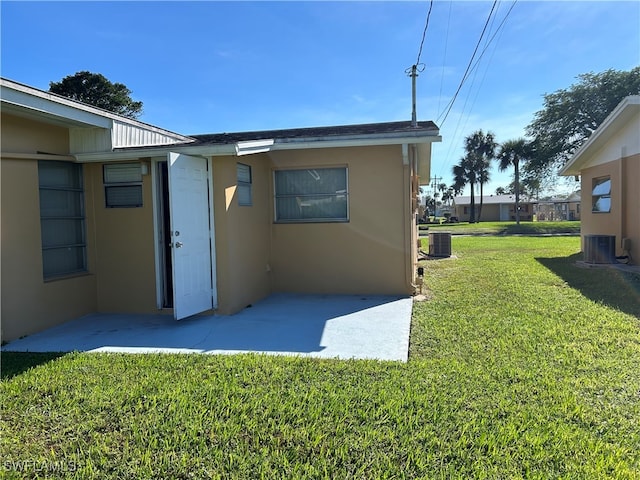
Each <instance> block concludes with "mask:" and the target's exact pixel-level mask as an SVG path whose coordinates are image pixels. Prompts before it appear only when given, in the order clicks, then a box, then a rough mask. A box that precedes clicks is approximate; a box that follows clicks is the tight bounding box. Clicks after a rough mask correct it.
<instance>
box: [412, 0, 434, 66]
mask: <svg viewBox="0 0 640 480" xmlns="http://www.w3.org/2000/svg"><path fill="white" fill-rule="evenodd" d="M432 8H433V0H431V3H429V11H428V12H427V21H426V22H425V24H424V30H423V31H422V41H421V42H420V49H419V50H418V59H417V60H416V65H420V57H421V56H422V47H423V46H424V39H425V37H426V36H427V28H429V18H431V9H432Z"/></svg>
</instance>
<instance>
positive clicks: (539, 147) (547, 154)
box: [526, 67, 640, 176]
mask: <svg viewBox="0 0 640 480" xmlns="http://www.w3.org/2000/svg"><path fill="white" fill-rule="evenodd" d="M577 78H578V82H577V83H575V84H573V85H571V86H570V87H569V88H567V89H560V90H557V91H556V92H554V93H550V94H545V95H544V107H543V109H542V110H540V111H538V112H537V113H536V114H535V115H534V120H533V121H532V122H531V123H530V124H529V126H528V127H527V129H526V132H527V135H528V136H529V137H531V138H532V139H533V141H534V143H535V148H536V155H535V156H534V157H533V158H532V161H531V163H530V165H529V171H530V172H533V173H536V174H537V175H538V176H544V175H549V174H550V172H551V171H552V170H553V169H554V168H556V167H559V166H562V165H564V163H565V162H566V161H567V160H568V159H569V158H571V156H572V155H573V153H574V152H575V151H576V150H577V149H578V148H579V147H580V145H582V144H583V143H584V142H585V140H587V138H589V136H590V135H591V134H592V133H593V131H594V130H595V129H596V128H598V127H599V126H600V124H601V123H602V122H603V121H604V119H605V118H606V117H607V115H609V114H610V113H611V112H612V111H613V109H614V108H615V107H616V106H617V105H618V104H619V103H620V101H621V100H622V99H623V98H624V97H626V96H628V95H636V94H638V93H640V67H636V68H634V69H632V70H631V71H628V72H627V71H618V70H606V71H604V72H601V73H585V74H582V75H579V76H578V77H577Z"/></svg>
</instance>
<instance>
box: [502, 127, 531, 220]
mask: <svg viewBox="0 0 640 480" xmlns="http://www.w3.org/2000/svg"><path fill="white" fill-rule="evenodd" d="M530 153H531V145H530V144H529V142H527V140H526V139H524V138H518V139H516V140H508V141H506V142H504V143H503V144H502V145H501V146H500V151H499V152H498V157H497V159H498V161H499V162H500V163H499V164H498V168H499V169H500V171H501V172H503V171H505V170H506V169H507V168H509V167H511V166H513V176H514V182H513V183H514V186H515V188H514V190H515V192H516V223H517V224H518V225H520V162H524V161H526V160H528V159H529V157H530Z"/></svg>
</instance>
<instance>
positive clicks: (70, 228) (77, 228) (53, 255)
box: [38, 161, 86, 279]
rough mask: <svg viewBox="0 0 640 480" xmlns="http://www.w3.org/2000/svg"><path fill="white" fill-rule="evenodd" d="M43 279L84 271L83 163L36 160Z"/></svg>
mask: <svg viewBox="0 0 640 480" xmlns="http://www.w3.org/2000/svg"><path fill="white" fill-rule="evenodd" d="M38 182H39V192H40V227H41V239H42V269H43V277H44V278H45V279H50V278H54V277H57V276H61V275H68V274H71V273H76V272H84V271H86V240H85V238H86V237H85V221H84V190H83V185H82V165H78V164H75V163H69V162H54V161H40V162H38Z"/></svg>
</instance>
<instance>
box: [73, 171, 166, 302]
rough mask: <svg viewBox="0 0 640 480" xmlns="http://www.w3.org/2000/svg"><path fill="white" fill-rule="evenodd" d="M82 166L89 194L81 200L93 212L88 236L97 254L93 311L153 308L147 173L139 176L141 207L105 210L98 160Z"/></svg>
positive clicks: (150, 198)
mask: <svg viewBox="0 0 640 480" xmlns="http://www.w3.org/2000/svg"><path fill="white" fill-rule="evenodd" d="M84 168H85V176H86V178H87V180H88V182H90V183H91V186H92V189H91V190H92V192H93V195H92V197H91V199H89V198H87V199H86V201H87V209H89V208H92V209H93V214H94V216H95V223H94V228H93V230H92V231H90V232H88V234H89V235H90V236H92V237H93V241H94V242H95V245H96V251H97V252H98V256H97V258H96V262H95V273H96V276H97V310H98V311H100V312H129V313H153V312H157V311H158V308H157V299H156V273H155V252H154V220H153V193H152V185H151V175H144V176H143V177H142V190H143V206H142V207H139V208H106V207H105V193H104V183H103V164H86V165H84ZM89 202H91V204H90V205H89Z"/></svg>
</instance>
